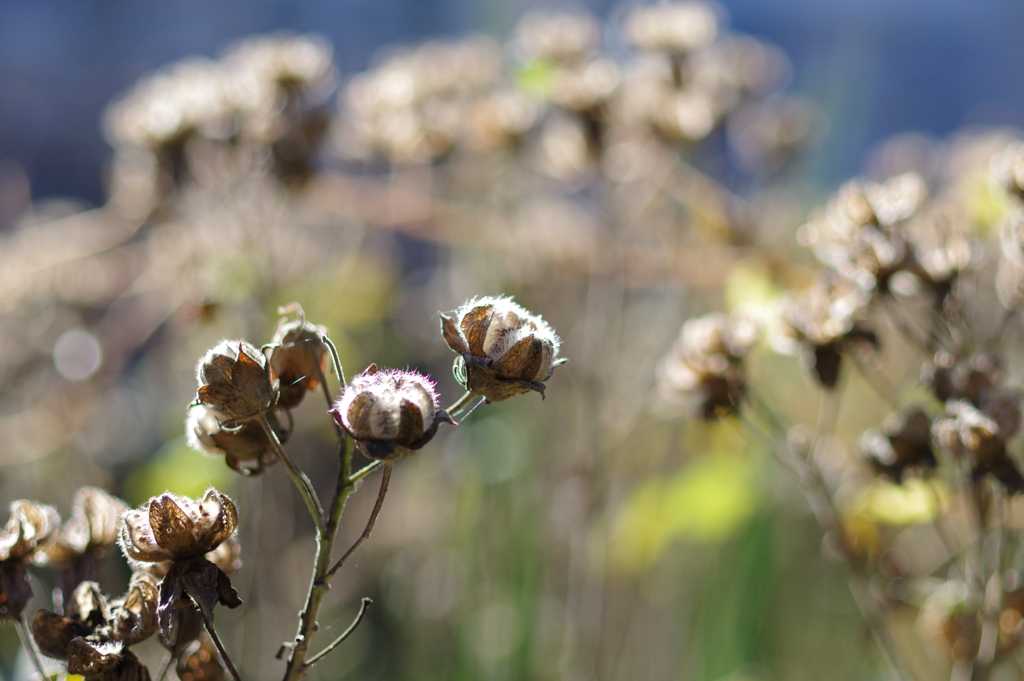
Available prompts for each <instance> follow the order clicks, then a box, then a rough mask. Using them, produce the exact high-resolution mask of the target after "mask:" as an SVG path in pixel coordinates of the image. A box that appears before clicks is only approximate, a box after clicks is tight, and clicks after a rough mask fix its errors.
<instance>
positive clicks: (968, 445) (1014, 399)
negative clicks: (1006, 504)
mask: <svg viewBox="0 0 1024 681" xmlns="http://www.w3.org/2000/svg"><path fill="white" fill-rule="evenodd" d="M1020 422H1021V411H1020V396H1019V395H1018V394H1016V393H1011V392H1009V391H1001V390H990V391H988V392H987V393H986V394H985V395H984V396H983V398H982V404H981V407H980V408H978V407H975V406H974V405H973V404H971V403H970V402H968V401H967V400H950V401H949V402H947V403H946V418H943V419H936V420H935V423H934V424H933V425H932V437H933V438H934V439H935V442H936V443H937V444H939V445H941V446H943V447H945V448H946V449H947V450H949V451H950V452H952V453H953V454H954V455H956V456H962V457H966V458H968V459H969V460H970V461H971V462H972V465H973V469H972V476H973V478H974V480H976V481H977V480H979V479H981V478H982V477H983V476H984V475H985V474H986V473H991V474H992V476H993V477H995V478H996V479H997V480H999V482H1001V483H1002V484H1003V486H1004V487H1006V490H1007V491H1008V492H1009V493H1010V494H1019V493H1021V492H1024V476H1022V475H1021V472H1020V470H1019V468H1018V467H1017V464H1016V463H1015V462H1014V460H1013V459H1012V458H1011V457H1010V455H1009V453H1008V452H1007V449H1006V443H1007V440H1009V438H1010V437H1012V436H1013V435H1014V434H1015V433H1016V432H1017V431H1018V430H1019V429H1020Z"/></svg>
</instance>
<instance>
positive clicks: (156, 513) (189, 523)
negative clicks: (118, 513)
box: [118, 488, 238, 562]
mask: <svg viewBox="0 0 1024 681" xmlns="http://www.w3.org/2000/svg"><path fill="white" fill-rule="evenodd" d="M237 525H238V512H237V511H236V509H235V505H234V503H233V502H232V501H231V499H229V498H228V497H227V496H226V495H224V494H222V493H221V492H218V491H217V490H215V489H212V488H211V489H209V490H207V492H206V494H205V495H204V496H203V498H202V499H199V500H194V499H189V498H188V497H182V496H178V495H176V494H171V493H170V492H166V493H164V494H163V495H161V496H159V497H153V498H152V499H150V500H149V502H148V503H147V504H144V505H143V506H140V507H139V508H137V509H134V510H131V511H128V512H126V513H125V514H124V518H123V523H122V526H121V534H120V537H119V538H118V541H119V543H120V545H121V550H122V551H124V554H125V556H126V557H128V558H129V559H131V560H135V561H141V562H156V561H164V560H186V559H190V558H195V557H196V556H201V555H203V554H205V553H207V552H209V551H212V550H213V549H215V548H217V546H219V545H220V543H221V542H223V541H224V540H226V539H227V538H228V537H230V536H231V535H232V534H234V532H235V528H236V527H237Z"/></svg>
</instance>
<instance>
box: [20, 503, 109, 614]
mask: <svg viewBox="0 0 1024 681" xmlns="http://www.w3.org/2000/svg"><path fill="white" fill-rule="evenodd" d="M126 510H128V506H127V505H126V504H125V503H124V502H123V501H121V500H120V499H118V498H117V497H114V496H111V495H110V494H107V493H106V492H104V491H103V490H101V489H99V488H98V487H82V488H81V489H79V490H78V491H77V492H75V496H74V499H73V500H72V502H71V517H70V518H69V519H68V520H67V521H65V523H64V524H63V525H62V526H61V527H60V528H58V530H57V531H56V532H54V535H53V537H52V539H51V541H49V542H47V544H46V547H45V548H44V549H43V550H42V551H40V552H37V553H36V555H35V559H34V560H35V562H37V563H39V564H42V565H48V566H52V567H56V568H59V569H60V570H61V574H60V577H59V582H58V583H59V586H60V589H61V591H62V592H63V593H64V594H65V596H68V595H69V594H70V593H71V592H72V591H74V590H75V587H77V586H78V585H79V584H80V583H82V582H84V581H88V580H96V579H99V576H100V575H99V560H100V558H102V556H103V553H104V552H105V551H106V550H107V549H108V548H109V547H110V546H112V545H113V544H114V543H115V542H116V541H117V534H118V531H119V530H120V527H121V514H123V513H124V512H125V511H126Z"/></svg>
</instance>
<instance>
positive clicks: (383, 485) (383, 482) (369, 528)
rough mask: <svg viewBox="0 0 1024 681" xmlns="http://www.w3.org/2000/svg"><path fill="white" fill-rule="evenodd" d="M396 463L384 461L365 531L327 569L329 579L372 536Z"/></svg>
mask: <svg viewBox="0 0 1024 681" xmlns="http://www.w3.org/2000/svg"><path fill="white" fill-rule="evenodd" d="M394 465H395V462H394V461H385V462H384V474H383V475H382V476H381V478H380V491H379V492H377V502H376V503H375V504H374V505H373V510H372V511H371V512H370V519H369V520H368V521H367V522H366V527H365V528H364V529H363V533H362V534H361V535H359V539H356V541H355V543H354V544H352V546H351V547H349V550H348V551H346V552H345V554H344V555H343V556H342V557H341V558H339V559H338V562H337V563H335V564H334V567H332V568H331V569H330V570H328V571H327V579H330V578H331V577H333V576H334V574H335V573H336V572H337V571H338V570H340V569H341V566H342V565H344V564H345V561H347V560H348V559H349V557H350V556H351V555H352V554H353V553H355V552H356V550H357V549H358V548H359V547H360V546H362V544H363V542H364V541H366V540H367V539H369V538H370V533H371V532H373V524H374V523H375V522H377V516H378V515H380V509H381V506H383V505H384V495H386V494H387V493H388V482H389V481H390V480H391V469H392V468H393V467H394Z"/></svg>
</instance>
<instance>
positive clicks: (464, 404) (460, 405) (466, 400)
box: [445, 390, 484, 423]
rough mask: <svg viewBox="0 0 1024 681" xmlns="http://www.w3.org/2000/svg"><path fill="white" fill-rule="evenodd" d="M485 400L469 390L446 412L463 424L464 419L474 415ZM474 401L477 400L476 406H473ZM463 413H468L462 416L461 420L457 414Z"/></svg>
mask: <svg viewBox="0 0 1024 681" xmlns="http://www.w3.org/2000/svg"><path fill="white" fill-rule="evenodd" d="M483 399H484V398H483V397H481V396H480V395H477V394H476V393H475V392H473V391H472V390H467V391H466V393H465V394H464V395H463V396H462V397H460V398H459V399H457V400H456V401H455V402H454V403H453V404H452V405H451V406H450V407H448V408H447V409H445V411H446V412H448V415H449V416H451V417H452V418H453V419H456V420H457V421H459V422H460V423H461V422H462V420H463V419H465V418H466V417H467V416H469V415H470V414H471V413H473V410H474V409H476V408H477V407H479V406H480V403H481V402H482V401H483ZM473 400H477V402H476V404H473ZM470 405H472V406H470ZM461 411H466V413H465V414H463V415H462V418H461V419H459V418H456V414H458V413H459V412H461Z"/></svg>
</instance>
